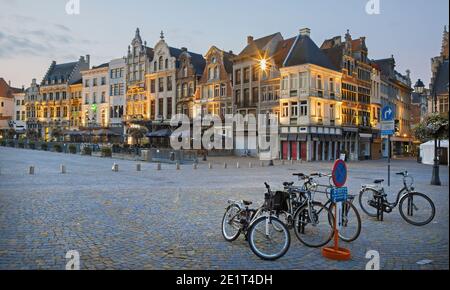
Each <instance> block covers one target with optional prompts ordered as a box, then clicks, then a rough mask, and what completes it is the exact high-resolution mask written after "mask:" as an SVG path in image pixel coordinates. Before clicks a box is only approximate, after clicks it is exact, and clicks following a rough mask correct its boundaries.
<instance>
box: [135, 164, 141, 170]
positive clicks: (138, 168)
mask: <svg viewBox="0 0 450 290" xmlns="http://www.w3.org/2000/svg"><path fill="white" fill-rule="evenodd" d="M141 170H142V165H141V164H140V163H138V164H136V171H141Z"/></svg>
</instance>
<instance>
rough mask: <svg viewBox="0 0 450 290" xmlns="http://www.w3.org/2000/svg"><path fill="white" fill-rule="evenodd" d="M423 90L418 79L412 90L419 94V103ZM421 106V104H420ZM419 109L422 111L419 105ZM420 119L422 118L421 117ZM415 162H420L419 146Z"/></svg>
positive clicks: (421, 83)
mask: <svg viewBox="0 0 450 290" xmlns="http://www.w3.org/2000/svg"><path fill="white" fill-rule="evenodd" d="M424 90H425V85H424V84H423V82H422V80H421V79H418V80H417V82H416V84H415V85H414V91H415V92H416V93H417V94H419V96H420V104H422V98H423V92H424ZM420 106H421V105H420ZM420 110H421V111H422V108H421V107H420ZM421 119H422V118H421ZM417 162H418V163H420V162H421V161H420V148H419V150H418V153H417Z"/></svg>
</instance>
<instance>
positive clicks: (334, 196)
mask: <svg viewBox="0 0 450 290" xmlns="http://www.w3.org/2000/svg"><path fill="white" fill-rule="evenodd" d="M347 198H348V188H347V187H341V188H333V189H332V190H331V201H332V202H333V203H338V202H345V201H347Z"/></svg>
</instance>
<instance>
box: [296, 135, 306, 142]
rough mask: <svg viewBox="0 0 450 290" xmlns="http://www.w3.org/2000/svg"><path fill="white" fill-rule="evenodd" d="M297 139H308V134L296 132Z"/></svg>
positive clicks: (301, 140) (304, 140) (302, 140)
mask: <svg viewBox="0 0 450 290" xmlns="http://www.w3.org/2000/svg"><path fill="white" fill-rule="evenodd" d="M297 140H298V141H300V142H306V141H308V134H298V136H297Z"/></svg>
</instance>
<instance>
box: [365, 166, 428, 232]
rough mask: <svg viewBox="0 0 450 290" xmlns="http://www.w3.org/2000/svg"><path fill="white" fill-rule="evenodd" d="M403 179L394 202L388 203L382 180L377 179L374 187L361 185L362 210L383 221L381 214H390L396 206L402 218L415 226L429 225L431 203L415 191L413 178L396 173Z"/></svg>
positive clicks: (405, 174) (405, 173) (406, 172)
mask: <svg viewBox="0 0 450 290" xmlns="http://www.w3.org/2000/svg"><path fill="white" fill-rule="evenodd" d="M396 175H399V176H402V177H403V188H402V189H401V190H400V191H399V192H398V194H397V199H396V201H395V202H393V203H390V202H389V201H388V198H387V194H386V192H385V190H384V187H383V182H384V179H377V180H375V181H374V185H363V186H362V189H361V192H360V194H359V204H360V205H361V208H362V210H363V211H364V212H365V213H366V214H367V215H369V216H371V217H377V218H378V219H379V220H383V213H391V212H392V211H393V209H394V208H396V207H397V206H398V207H399V210H400V215H401V216H402V218H403V219H404V220H405V221H406V222H408V223H410V224H412V225H415V226H424V225H427V224H429V223H430V222H431V221H432V220H433V219H434V217H435V214H436V208H435V206H434V203H433V201H432V200H431V199H430V198H429V197H428V196H426V195H425V194H423V193H419V192H416V191H415V188H414V178H413V177H412V176H410V175H409V174H408V171H403V172H399V173H396Z"/></svg>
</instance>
